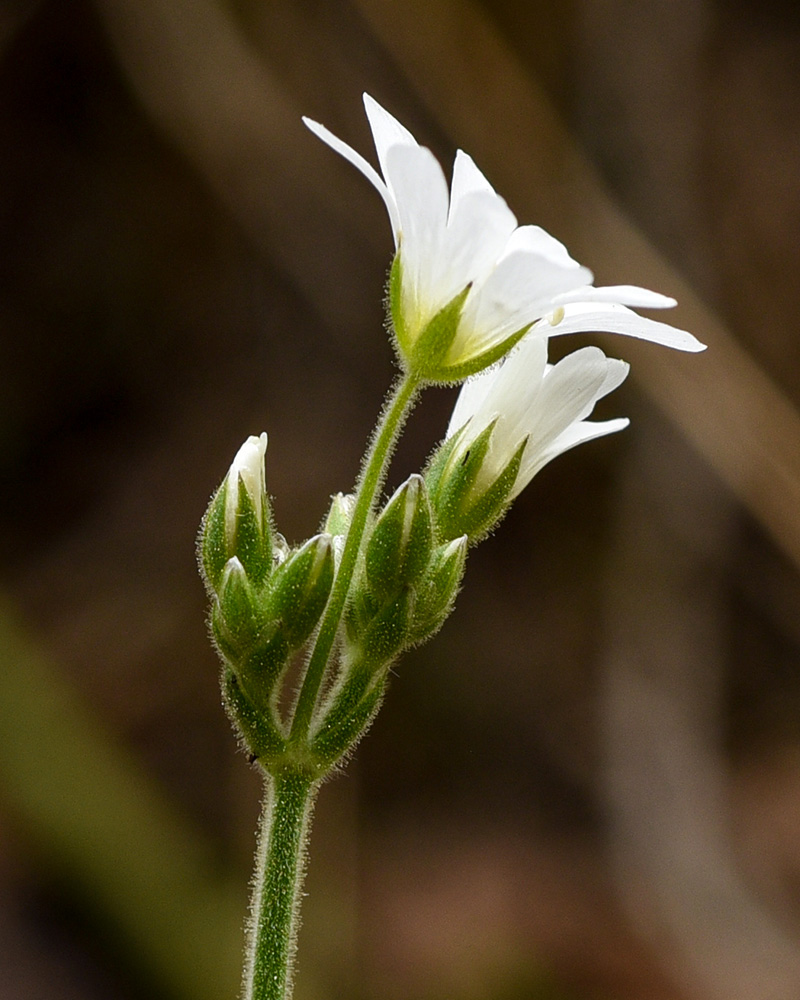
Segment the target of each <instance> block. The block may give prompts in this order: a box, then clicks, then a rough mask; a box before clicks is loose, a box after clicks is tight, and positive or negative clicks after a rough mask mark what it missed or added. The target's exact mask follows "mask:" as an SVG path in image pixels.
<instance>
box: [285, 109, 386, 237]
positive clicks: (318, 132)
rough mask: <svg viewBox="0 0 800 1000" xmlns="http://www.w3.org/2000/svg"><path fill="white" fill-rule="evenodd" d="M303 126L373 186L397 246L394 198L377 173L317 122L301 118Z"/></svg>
mask: <svg viewBox="0 0 800 1000" xmlns="http://www.w3.org/2000/svg"><path fill="white" fill-rule="evenodd" d="M303 122H304V124H305V125H306V126H307V128H309V129H310V130H311V131H312V132H313V133H314V135H315V136H317V138H318V139H322V141H323V142H324V143H326V144H327V145H328V146H330V147H331V149H333V150H334V151H335V152H337V153H339V155H340V156H343V157H344V158H345V159H346V160H347V161H348V162H350V163H352V164H353V166H354V167H355V168H356V169H357V170H360V171H361V173H362V174H363V175H364V176H365V177H366V178H367V180H368V181H369V182H370V184H372V185H373V187H375V188H376V189H377V191H378V194H380V196H381V198H383V201H384V203H385V205H386V210H387V211H388V213H389V221H390V222H391V224H392V232H393V233H394V240H395V244H397V231H398V225H397V208H396V206H395V202H394V197H393V196H392V195H391V193H390V192H389V189H388V188H387V186H386V184H385V183H384V181H383V180H382V178H381V177H380V175H379V174H378V171H377V170H376V169H375V168H374V167H373V166H372V164H371V163H369V162H368V161H367V160H365V159H364V157H363V156H362V155H361V153H357V152H356V151H355V150H354V149H353V148H352V147H351V146H348V145H347V143H346V142H343V141H342V140H341V139H340V138H339V137H338V136H335V135H334V134H333V132H331V131H329V130H328V129H327V128H325V126H324V125H320V123H319V122H315V121H312V119H311V118H303Z"/></svg>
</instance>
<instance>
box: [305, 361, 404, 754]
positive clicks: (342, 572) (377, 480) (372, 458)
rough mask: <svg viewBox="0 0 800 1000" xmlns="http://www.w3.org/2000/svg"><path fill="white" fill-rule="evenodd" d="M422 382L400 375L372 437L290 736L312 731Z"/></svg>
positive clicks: (306, 733)
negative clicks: (361, 558)
mask: <svg viewBox="0 0 800 1000" xmlns="http://www.w3.org/2000/svg"><path fill="white" fill-rule="evenodd" d="M419 387H420V380H419V378H417V377H416V376H414V375H411V374H405V375H403V376H402V377H401V378H400V379H399V381H398V382H397V385H396V386H395V389H394V392H393V393H392V395H391V396H390V397H389V399H388V400H387V401H386V404H385V406H384V408H383V413H382V414H381V417H380V420H379V421H378V425H377V427H376V429H375V433H374V435H373V438H372V444H371V445H370V449H369V451H368V452H367V455H366V457H365V460H364V465H363V467H362V470H361V477H360V479H359V482H358V486H357V489H356V502H355V507H354V509H353V517H352V520H351V521H350V528H349V530H348V532H347V539H346V541H345V544H344V551H343V552H342V557H341V560H340V562H339V570H338V572H337V574H336V580H335V582H334V585H333V590H332V592H331V596H330V600H329V601H328V606H327V608H326V609H325V615H324V617H323V619H322V624H321V625H320V629H319V632H318V633H317V641H316V644H315V646H314V651H313V653H312V654H311V658H310V659H309V661H308V668H307V670H306V674H305V678H304V679H303V686H302V688H301V689H300V695H299V696H298V699H297V706H296V708H295V713H294V719H293V720H292V731H291V735H290V737H289V739H290V741H291V742H293V743H295V744H297V743H302V742H303V741H304V740H305V738H306V737H307V735H308V730H309V727H310V725H311V719H312V717H313V714H314V707H315V705H316V702H317V695H318V694H319V689H320V685H321V684H322V680H323V678H324V676H325V668H326V666H327V665H328V659H329V657H330V655H331V650H332V649H333V644H334V642H335V641H336V633H337V631H338V629H339V623H340V621H341V618H342V612H343V611H344V605H345V601H346V600H347V594H348V592H349V590H350V584H351V582H352V579H353V572H354V570H355V568H356V562H357V560H358V553H359V551H360V549H361V539H362V538H363V536H364V529H365V527H366V525H367V518H368V517H369V514H370V511H371V510H372V505H373V504H374V503H375V497H376V495H377V493H378V490H379V489H380V488H381V486H382V485H383V481H384V479H385V477H386V470H387V467H388V465H389V459H390V458H391V456H392V452H393V451H394V446H395V444H396V442H397V438H398V436H399V434H400V431H401V430H402V427H403V424H404V423H405V421H406V417H407V416H408V413H409V411H410V409H411V404H412V402H413V400H414V397H415V396H416V394H417V391H418V390H419Z"/></svg>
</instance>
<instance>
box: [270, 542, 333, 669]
mask: <svg viewBox="0 0 800 1000" xmlns="http://www.w3.org/2000/svg"><path fill="white" fill-rule="evenodd" d="M333 574H334V565H333V540H332V539H331V536H330V535H328V534H321V535H315V536H314V538H310V539H309V540H308V541H307V542H306V543H305V544H304V545H303V546H302V547H301V548H299V549H298V550H297V551H296V552H294V553H292V555H290V556H289V558H288V559H287V560H286V561H285V562H284V563H282V565H281V566H280V567H279V568H278V569H277V570H276V573H275V580H274V590H273V591H272V594H271V597H270V601H269V612H270V617H271V618H273V619H274V620H275V621H277V622H278V623H279V624H278V627H279V629H280V630H281V632H282V634H283V635H285V637H286V639H287V641H288V642H289V645H290V646H291V647H292V648H295V649H296V648H298V647H299V646H302V644H303V643H304V642H305V641H306V639H307V638H308V637H309V636H310V635H311V633H312V632H313V631H314V628H315V626H316V624H317V622H318V621H319V619H320V616H321V615H322V612H323V611H324V610H325V605H326V604H327V602H328V595H329V594H330V591H331V586H332V585H333Z"/></svg>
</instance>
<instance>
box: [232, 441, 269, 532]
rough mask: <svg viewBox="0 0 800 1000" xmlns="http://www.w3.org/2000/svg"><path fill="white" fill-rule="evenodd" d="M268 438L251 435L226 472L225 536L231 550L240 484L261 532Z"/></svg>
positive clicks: (262, 526) (265, 486) (265, 488)
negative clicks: (250, 503) (246, 495)
mask: <svg viewBox="0 0 800 1000" xmlns="http://www.w3.org/2000/svg"><path fill="white" fill-rule="evenodd" d="M266 454H267V435H266V432H262V433H261V434H260V435H259V436H258V437H256V436H255V435H254V434H251V435H250V437H249V438H248V439H247V440H246V441H245V443H244V444H243V445H242V447H241V448H240V449H239V450H238V451H237V452H236V455H235V457H234V459H233V462H231V467H230V469H229V470H228V491H227V494H226V497H225V536H226V540H227V543H228V547H229V548H230V549H231V550H233V548H234V546H235V541H236V516H237V511H238V509H239V480H240V478H241V481H242V482H243V483H244V487H245V489H246V490H247V493H248V495H249V497H250V500H251V501H252V503H253V507H254V509H255V512H256V518H257V520H258V525H259V527H260V528H261V530H262V531H263V529H264V515H265V511H264V500H265V497H266V494H267V475H266Z"/></svg>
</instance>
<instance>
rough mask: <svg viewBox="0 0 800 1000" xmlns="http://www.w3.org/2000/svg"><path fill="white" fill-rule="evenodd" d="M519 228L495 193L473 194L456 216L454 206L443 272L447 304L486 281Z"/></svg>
mask: <svg viewBox="0 0 800 1000" xmlns="http://www.w3.org/2000/svg"><path fill="white" fill-rule="evenodd" d="M515 226H516V219H515V218H514V215H513V213H512V212H511V210H510V209H509V208H508V206H507V205H506V203H505V202H504V201H503V199H502V198H501V197H499V195H496V194H494V193H493V192H491V191H472V192H470V193H469V194H466V195H464V197H462V198H461V200H460V202H459V205H458V208H457V210H456V211H455V212H454V211H453V205H452V202H451V204H450V213H449V220H448V223H447V230H446V233H445V236H444V246H443V253H442V265H443V266H442V270H441V280H442V284H443V294H444V297H445V299H446V300H448V301H449V299H451V298H452V297H453V296H454V295H456V294H457V293H458V292H460V291H461V290H462V289H463V288H464V287H465V286H466V285H467V284H468V283H469V282H471V281H472V282H475V281H480V280H481V279H483V278H485V277H486V275H487V274H488V273H489V272H490V271H491V269H492V267H493V266H494V264H495V262H496V261H497V258H498V257H499V255H500V254H501V253H502V251H503V248H504V247H505V245H506V243H507V241H508V237H509V236H510V235H511V233H512V232H513V231H514V227H515Z"/></svg>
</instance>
